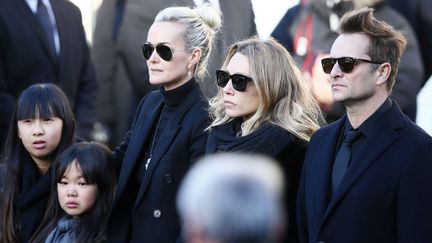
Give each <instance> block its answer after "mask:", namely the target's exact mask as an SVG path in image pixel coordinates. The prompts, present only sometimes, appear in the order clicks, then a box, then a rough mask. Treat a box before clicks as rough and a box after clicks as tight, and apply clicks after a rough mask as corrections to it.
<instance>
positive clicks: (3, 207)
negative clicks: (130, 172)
mask: <svg viewBox="0 0 432 243" xmlns="http://www.w3.org/2000/svg"><path fill="white" fill-rule="evenodd" d="M36 117H40V118H49V117H58V118H60V119H61V120H62V122H63V129H62V134H61V140H60V143H59V145H58V146H57V149H56V150H55V151H54V152H53V154H52V155H51V156H50V157H52V158H53V160H54V159H55V158H56V157H57V155H58V154H59V153H61V152H63V151H64V150H65V149H66V148H67V147H69V146H70V145H71V144H72V143H73V142H74V140H75V127H76V123H75V118H74V115H73V112H72V108H71V107H70V103H69V100H68V99H67V97H66V95H65V94H64V93H63V91H62V90H61V89H60V88H59V87H57V86H56V85H55V84H50V83H43V84H34V85H31V86H29V87H28V88H26V89H25V90H24V91H23V92H22V93H21V95H20V96H19V97H18V100H17V103H16V105H15V108H14V111H13V113H12V117H11V121H10V125H9V130H8V136H7V138H6V142H5V144H4V149H3V153H2V156H1V163H5V164H4V165H3V166H2V167H3V168H5V170H7V173H5V175H7V176H6V177H7V178H6V177H5V178H0V180H4V181H5V185H4V191H3V192H2V196H1V198H0V216H1V217H0V242H15V241H17V234H16V229H15V222H14V217H15V215H14V214H15V213H14V210H13V202H14V197H15V195H16V194H17V193H18V192H19V191H20V187H21V185H20V178H21V175H22V170H23V164H24V163H27V162H30V163H32V161H31V157H30V155H29V153H28V151H27V150H26V149H25V147H24V146H23V144H22V142H21V140H20V139H19V137H18V121H19V120H23V119H31V118H36Z"/></svg>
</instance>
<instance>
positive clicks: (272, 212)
mask: <svg viewBox="0 0 432 243" xmlns="http://www.w3.org/2000/svg"><path fill="white" fill-rule="evenodd" d="M283 187H284V177H283V173H282V170H281V168H280V167H279V166H278V165H277V164H276V163H275V162H274V161H273V160H272V159H269V158H267V157H262V156H258V155H246V154H236V153H234V154H233V153H226V154H216V155H211V156H208V157H205V158H203V159H202V160H200V161H198V162H197V163H196V165H195V166H194V167H192V169H191V170H190V171H189V173H188V174H187V176H186V177H185V179H184V181H183V183H182V184H181V187H180V190H179V194H178V197H177V208H178V210H179V213H180V216H181V218H182V219H183V222H184V225H183V233H185V234H186V235H187V234H188V231H190V230H196V229H199V231H200V234H201V235H203V236H205V237H206V238H207V239H208V240H212V241H217V242H221V243H231V242H238V243H241V242H249V243H255V242H256V243H258V242H272V240H273V238H274V237H277V236H279V235H280V234H281V233H282V232H281V231H282V228H283V224H284V221H285V219H284V218H283V217H284V215H285V214H284V209H283V206H282V201H281V200H282V192H283Z"/></svg>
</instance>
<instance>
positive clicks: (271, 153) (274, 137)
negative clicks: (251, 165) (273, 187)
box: [206, 120, 307, 243]
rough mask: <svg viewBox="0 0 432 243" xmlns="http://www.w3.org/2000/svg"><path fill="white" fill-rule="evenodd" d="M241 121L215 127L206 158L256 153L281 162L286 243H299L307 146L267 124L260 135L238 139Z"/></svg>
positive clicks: (253, 133)
mask: <svg viewBox="0 0 432 243" xmlns="http://www.w3.org/2000/svg"><path fill="white" fill-rule="evenodd" d="M236 127H237V128H238V127H239V124H238V120H234V121H232V122H230V123H227V124H224V125H221V126H217V127H213V128H212V129H211V130H210V133H209V136H208V141H207V146H206V154H212V153H216V152H243V153H256V154H261V155H265V156H268V157H270V158H273V159H275V160H276V161H278V162H279V163H280V165H281V167H282V169H283V172H284V176H285V181H286V185H285V193H284V198H285V202H286V205H285V206H286V209H287V211H288V216H287V220H288V228H287V229H286V232H285V233H286V238H284V242H290V243H291V242H297V241H298V239H297V238H298V236H297V225H296V210H295V208H296V200H297V188H298V184H299V180H300V174H301V170H302V166H303V160H304V156H305V153H306V145H307V144H306V142H303V141H301V140H299V139H298V138H297V137H296V136H294V135H293V134H291V133H290V132H288V131H286V130H284V129H282V128H280V127H278V126H275V125H272V124H264V125H262V126H261V127H260V128H259V129H257V130H256V131H254V132H252V133H250V134H248V135H246V136H243V137H237V136H236V133H237V130H238V129H236Z"/></svg>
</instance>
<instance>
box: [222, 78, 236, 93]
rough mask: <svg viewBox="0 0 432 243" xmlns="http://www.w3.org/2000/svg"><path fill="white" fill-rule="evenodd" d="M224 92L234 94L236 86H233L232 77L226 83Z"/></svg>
mask: <svg viewBox="0 0 432 243" xmlns="http://www.w3.org/2000/svg"><path fill="white" fill-rule="evenodd" d="M223 92H224V94H228V95H232V94H234V88H233V86H232V81H231V79H230V80H229V81H228V83H227V84H226V85H225V87H224V88H223Z"/></svg>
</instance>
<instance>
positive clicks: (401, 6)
mask: <svg viewBox="0 0 432 243" xmlns="http://www.w3.org/2000/svg"><path fill="white" fill-rule="evenodd" d="M388 3H389V5H390V6H392V7H393V8H394V9H396V10H397V11H398V12H399V13H401V14H402V15H403V16H404V17H405V18H406V19H407V20H408V22H409V23H410V25H411V27H412V29H413V30H414V32H415V34H416V36H417V39H418V42H419V47H420V50H421V51H420V54H421V56H422V59H423V69H424V75H423V78H424V79H423V80H424V81H423V84H422V86H424V84H425V83H426V82H427V80H428V79H429V78H430V76H431V74H432V46H431V43H432V32H431V31H430V30H431V29H432V15H431V14H430V10H431V9H432V1H429V0H409V1H406V0H388Z"/></svg>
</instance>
